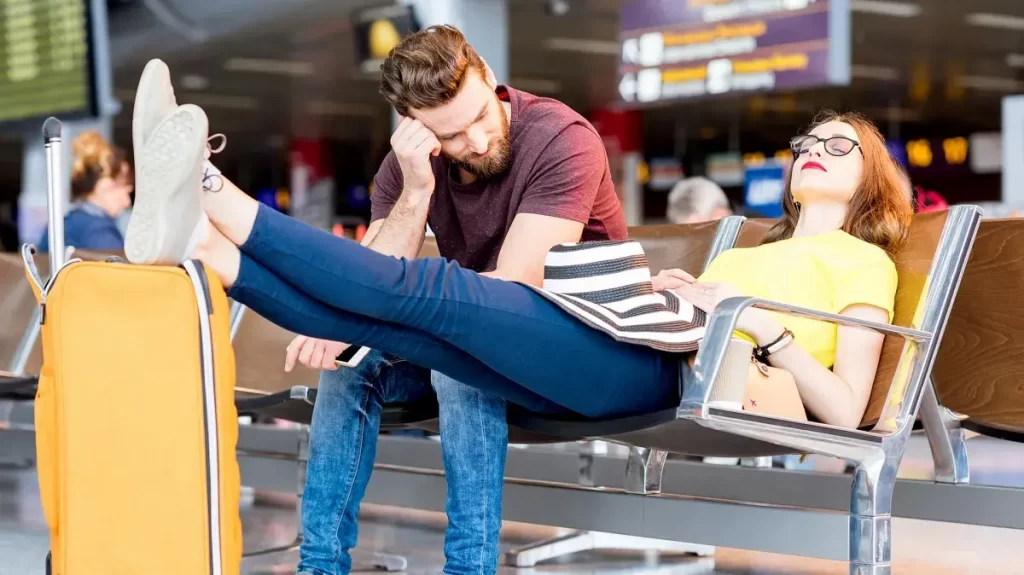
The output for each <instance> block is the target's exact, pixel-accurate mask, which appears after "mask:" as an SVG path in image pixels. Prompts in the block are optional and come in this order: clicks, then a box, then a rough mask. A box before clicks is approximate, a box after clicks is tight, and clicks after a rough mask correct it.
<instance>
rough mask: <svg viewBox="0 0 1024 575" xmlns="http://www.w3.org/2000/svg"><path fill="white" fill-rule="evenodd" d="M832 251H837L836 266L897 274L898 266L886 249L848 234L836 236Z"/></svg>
mask: <svg viewBox="0 0 1024 575" xmlns="http://www.w3.org/2000/svg"><path fill="white" fill-rule="evenodd" d="M834 237H835V239H834V242H833V246H832V249H833V250H837V251H838V252H839V253H837V254H836V255H837V256H840V257H839V258H837V259H836V260H833V261H834V262H835V263H836V264H838V265H841V266H842V267H849V268H856V269H865V270H867V269H876V270H878V271H880V272H885V273H889V272H891V273H893V274H895V273H896V264H895V262H893V261H892V258H890V257H889V254H887V253H886V252H885V250H884V249H882V248H880V247H879V246H876V245H875V244H873V243H871V242H866V241H864V240H862V239H860V238H858V237H854V236H851V235H850V234H848V233H846V232H842V231H841V232H839V233H837V234H835V236H834Z"/></svg>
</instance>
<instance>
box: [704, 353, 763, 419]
mask: <svg viewBox="0 0 1024 575" xmlns="http://www.w3.org/2000/svg"><path fill="white" fill-rule="evenodd" d="M753 354H754V346H753V344H751V343H750V342H748V341H744V340H742V339H732V340H730V341H729V346H728V347H727V348H726V350H725V359H723V360H722V367H721V369H719V370H718V377H717V378H715V383H714V385H712V386H711V396H710V397H709V398H708V405H709V406H710V407H717V408H719V409H732V410H736V411H740V410H742V409H743V402H744V400H746V398H747V378H748V377H749V376H750V358H751V357H752V356H753Z"/></svg>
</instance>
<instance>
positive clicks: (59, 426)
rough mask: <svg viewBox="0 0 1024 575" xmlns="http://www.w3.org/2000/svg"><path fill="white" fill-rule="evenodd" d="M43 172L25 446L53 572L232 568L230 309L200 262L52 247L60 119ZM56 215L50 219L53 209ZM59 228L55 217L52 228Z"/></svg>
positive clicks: (236, 528)
mask: <svg viewBox="0 0 1024 575" xmlns="http://www.w3.org/2000/svg"><path fill="white" fill-rule="evenodd" d="M44 139H45V142H46V146H47V163H48V165H49V168H50V170H51V177H50V182H49V183H50V210H51V218H50V222H51V226H50V238H51V247H52V248H53V250H52V252H51V253H50V260H51V261H50V264H51V265H50V269H51V270H56V271H54V272H53V273H52V274H51V277H50V278H49V280H47V281H46V282H45V283H43V282H42V281H41V278H39V275H38V273H37V272H36V271H35V266H34V263H33V259H32V254H33V252H34V249H33V248H32V247H31V246H26V247H25V248H23V250H22V251H23V256H24V259H25V264H26V275H27V276H28V278H29V281H30V283H32V285H33V291H34V292H35V295H36V299H37V300H38V302H39V305H40V311H41V314H40V317H41V323H42V345H43V366H42V370H41V373H40V378H39V387H38V391H37V394H36V400H35V426H36V453H37V458H38V472H39V487H40V493H41V497H42V504H43V511H44V513H45V516H46V522H47V524H48V525H49V528H50V553H51V557H49V558H48V563H49V565H48V570H47V571H48V572H49V573H53V574H55V575H94V574H95V575H101V574H102V575H129V574H131V575H135V574H139V575H142V574H145V575H236V574H238V573H239V569H240V562H241V555H242V529H241V521H240V518H239V509H238V505H239V493H240V480H239V471H238V463H237V460H236V456H235V447H236V443H237V438H238V418H237V413H236V410H235V405H234V393H233V387H234V383H235V362H234V354H233V351H232V348H231V341H230V333H229V332H230V328H229V318H228V315H229V307H228V302H227V297H226V295H225V292H224V289H223V287H222V286H221V285H220V283H219V282H218V280H217V278H216V276H215V275H214V274H212V273H211V272H209V271H207V270H206V269H204V268H203V266H202V264H200V263H199V262H186V263H185V264H183V265H182V266H180V267H171V266H166V267H161V266H136V265H131V264H127V263H123V262H118V261H106V262H84V261H79V260H70V261H67V262H64V261H62V259H63V257H62V256H63V251H64V250H63V245H62V244H63V241H62V240H63V233H62V232H63V230H62V229H61V227H62V226H60V224H59V223H58V224H57V225H56V226H55V225H54V222H55V221H58V220H59V218H60V216H59V214H62V213H63V210H62V209H61V202H60V199H61V198H62V197H63V195H62V193H60V191H59V186H60V184H59V183H58V182H59V178H55V177H53V175H54V174H59V173H60V169H59V166H58V165H55V164H57V160H58V159H59V157H60V155H59V146H60V124H59V122H57V121H56V120H55V119H53V118H51V119H50V120H48V121H47V124H46V128H44ZM54 215H57V217H54ZM54 228H57V229H54Z"/></svg>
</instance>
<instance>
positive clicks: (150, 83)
mask: <svg viewBox="0 0 1024 575" xmlns="http://www.w3.org/2000/svg"><path fill="white" fill-rule="evenodd" d="M170 76H171V71H170V69H169V68H168V67H167V64H165V63H164V62H163V61H162V60H159V59H153V60H150V61H149V63H147V64H146V67H145V68H144V69H143V70H142V76H141V77H140V78H139V86H138V88H137V89H136V91H135V103H134V106H133V109H132V144H133V146H134V155H135V162H136V164H137V163H138V162H139V160H140V159H141V158H140V157H139V151H140V150H141V148H142V147H143V146H145V145H146V142H147V140H148V139H149V137H150V136H151V134H146V133H145V128H146V127H147V122H146V119H147V118H150V117H151V116H152V108H153V106H154V105H156V106H159V105H162V104H166V106H167V110H166V112H165V114H164V115H165V116H166V115H167V114H170V113H172V112H174V110H175V109H176V108H177V107H178V103H177V101H176V99H175V97H174V88H173V86H171V80H170ZM167 94H169V95H170V99H169V100H168V101H167V102H163V100H164V97H165V96H166V95H167ZM156 96H159V98H157V97H156ZM156 100H159V102H156ZM162 120H164V118H163V117H161V118H157V119H156V125H159V124H160V122H161V121H162ZM153 127H155V126H151V128H150V131H152V128H153Z"/></svg>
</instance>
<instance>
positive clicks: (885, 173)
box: [763, 111, 914, 257]
mask: <svg viewBox="0 0 1024 575" xmlns="http://www.w3.org/2000/svg"><path fill="white" fill-rule="evenodd" d="M827 122H843V123H845V124H849V125H850V126H852V127H853V129H854V130H855V131H856V132H857V139H858V140H859V141H860V149H861V150H862V151H863V152H864V171H863V173H862V176H861V181H860V185H859V186H857V191H856V192H854V194H853V197H852V198H851V199H850V206H849V209H848V211H847V213H846V221H845V222H843V227H842V229H843V231H845V232H846V233H848V234H850V235H851V236H853V237H855V238H859V239H861V240H864V241H866V242H868V243H870V244H874V245H876V246H878V247H880V248H882V249H883V250H885V252H886V253H887V254H889V257H893V256H895V255H896V253H897V252H899V250H900V248H902V247H903V244H904V243H905V242H906V241H907V235H908V234H909V231H910V222H911V220H912V219H913V217H914V208H913V205H912V204H911V199H910V196H909V194H908V192H907V191H906V190H905V189H904V185H903V181H902V179H901V176H900V174H901V170H900V167H899V165H898V164H897V163H896V160H894V159H893V158H892V156H891V155H889V150H888V149H887V148H886V147H885V139H884V138H883V137H882V134H881V132H879V131H878V128H876V127H875V125H874V124H873V123H872V122H871V120H868V119H867V118H865V117H864V116H862V115H860V114H858V113H856V112H846V113H838V112H832V111H824V112H821V113H820V114H818V116H817V117H816V118H815V119H814V121H813V122H812V123H811V127H810V128H808V129H807V131H806V132H804V133H809V132H810V131H811V130H813V129H814V128H816V127H817V126H820V125H821V124H824V123H827ZM851 153H856V151H854V152H851ZM792 182H793V171H792V170H789V174H788V176H787V178H786V190H785V193H784V194H783V199H782V208H783V215H782V219H781V220H780V221H779V223H777V224H775V226H774V227H772V229H771V230H770V231H769V232H768V235H767V236H766V237H765V239H764V242H763V243H766V244H767V243H771V242H777V241H779V240H784V239H788V238H790V237H792V236H793V230H795V229H796V222H797V218H798V217H799V215H800V211H799V210H798V209H797V206H796V201H795V200H793V193H792Z"/></svg>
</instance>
